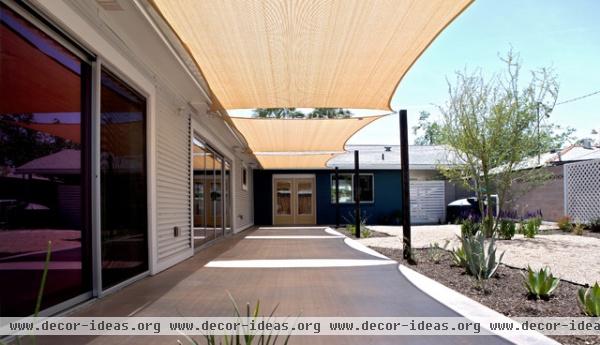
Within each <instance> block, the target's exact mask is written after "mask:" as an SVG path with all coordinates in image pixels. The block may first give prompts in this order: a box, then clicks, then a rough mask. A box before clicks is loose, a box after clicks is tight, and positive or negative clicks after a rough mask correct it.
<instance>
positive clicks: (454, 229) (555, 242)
mask: <svg viewBox="0 0 600 345" xmlns="http://www.w3.org/2000/svg"><path fill="white" fill-rule="evenodd" d="M372 229H373V230H375V231H378V232H383V233H386V234H388V235H391V236H390V237H373V238H363V239H360V240H359V241H360V242H361V243H362V244H364V245H366V246H369V247H379V248H390V249H401V248H402V235H401V234H402V227H391V226H389V227H388V226H373V227H372ZM584 234H585V235H586V236H575V235H572V234H568V233H564V232H562V231H559V230H552V229H544V230H543V231H540V233H539V234H538V235H537V236H536V237H535V238H525V237H523V235H521V234H517V235H515V237H514V238H513V239H512V240H498V241H497V242H496V244H497V246H498V253H502V252H505V255H504V258H503V260H502V262H503V263H504V264H506V265H508V266H511V267H517V268H527V266H528V265H530V266H531V267H532V268H534V269H539V268H542V267H546V266H547V267H549V268H550V269H551V270H552V273H553V274H554V275H555V276H557V277H559V278H561V279H564V280H568V281H572V282H575V283H578V284H588V285H593V284H594V282H596V281H600V256H599V254H598V253H600V238H598V237H596V236H597V235H598V233H592V232H589V231H586V232H585V233H584ZM459 235H460V226H459V225H433V226H432V225H428V226H414V227H413V228H412V246H413V248H428V247H429V246H430V245H431V244H433V243H438V244H439V246H440V247H441V246H443V245H444V244H445V243H446V241H448V245H447V249H453V248H456V247H458V246H460V239H459V238H458V236H459Z"/></svg>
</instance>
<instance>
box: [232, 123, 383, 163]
mask: <svg viewBox="0 0 600 345" xmlns="http://www.w3.org/2000/svg"><path fill="white" fill-rule="evenodd" d="M381 117H382V116H369V117H351V118H344V119H264V118H238V117H233V118H232V121H233V123H234V124H235V126H236V127H237V128H238V129H239V130H240V131H241V132H242V133H243V134H244V137H245V138H246V141H247V142H248V146H249V147H250V149H251V150H252V152H253V153H254V155H255V156H256V157H257V158H258V160H259V162H260V163H261V165H262V166H263V168H265V169H287V168H297V169H299V168H304V169H308V168H325V167H326V162H327V160H328V159H330V158H331V157H332V156H333V155H334V154H336V153H342V152H344V146H345V144H346V141H347V140H348V139H349V138H350V137H351V136H352V135H353V134H354V133H356V132H358V131H359V130H360V129H361V128H363V127H365V126H366V125H368V124H370V123H372V122H373V121H375V120H377V119H379V118H381Z"/></svg>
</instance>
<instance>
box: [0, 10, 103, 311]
mask: <svg viewBox="0 0 600 345" xmlns="http://www.w3.org/2000/svg"><path fill="white" fill-rule="evenodd" d="M0 76H1V77H0V90H1V92H0V266H1V269H0V317H4V316H27V315H32V314H33V312H34V310H35V305H36V296H37V294H38V289H39V286H40V280H41V277H42V271H43V267H44V260H45V253H46V251H47V250H48V242H49V241H50V242H52V244H51V251H52V253H51V260H52V263H51V266H50V271H49V272H48V277H47V280H46V285H45V290H44V296H43V297H44V298H43V299H42V305H41V308H42V309H46V308H48V307H51V306H53V305H56V304H58V303H62V302H65V301H67V300H69V299H72V298H74V297H77V296H80V295H82V294H85V293H89V292H90V291H91V276H92V275H91V257H92V256H91V250H90V249H91V245H90V243H91V242H90V239H91V231H90V227H89V214H90V208H89V203H88V200H90V197H89V191H90V188H89V186H90V183H89V176H90V173H89V170H88V169H89V162H90V155H89V152H90V146H89V145H88V138H89V136H88V132H89V120H90V117H89V116H90V112H89V110H90V107H89V86H90V85H91V81H90V66H89V64H87V63H86V62H85V61H82V60H80V59H79V58H78V57H76V56H75V55H74V54H72V53H70V52H69V51H68V50H67V49H65V48H64V47H63V46H61V45H60V44H59V43H58V42H57V41H55V40H54V39H52V38H51V37H50V36H48V35H47V34H46V33H44V32H43V31H41V30H39V29H38V28H37V27H35V26H34V25H32V24H31V23H29V22H28V21H27V20H25V19H24V18H23V17H21V16H20V15H18V14H17V13H16V12H14V11H13V10H11V9H9V8H8V7H6V6H5V5H4V4H3V3H0Z"/></svg>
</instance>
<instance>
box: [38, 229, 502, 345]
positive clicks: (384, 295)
mask: <svg viewBox="0 0 600 345" xmlns="http://www.w3.org/2000/svg"><path fill="white" fill-rule="evenodd" d="M288 236H292V237H291V238H290V237H288ZM301 236H308V237H304V238H303V237H301ZM324 236H327V237H324ZM261 237H264V238H261ZM256 260H258V261H256ZM281 260H285V261H281ZM291 260H300V261H291ZM307 260H308V261H307ZM273 262H279V263H281V262H283V263H293V262H296V263H298V262H299V263H300V264H299V266H300V267H279V268H273V267H259V266H270V265H271V263H273ZM319 262H324V263H327V262H336V263H343V265H341V266H340V265H338V266H339V267H338V266H335V267H319V265H318V264H316V265H314V266H316V267H306V266H305V265H304V263H313V264H314V263H319ZM209 263H210V264H209ZM241 263H243V264H246V266H250V267H239V266H240V264H241ZM365 263H368V264H376V263H377V264H378V265H366V264H365ZM207 264H209V265H208V267H207ZM345 265H350V266H345ZM212 266H217V267H212ZM230 266H234V267H230ZM226 291H229V292H230V293H231V294H232V295H233V296H234V298H235V299H236V300H237V302H238V304H242V305H243V304H245V303H246V302H250V303H252V304H254V303H255V302H256V301H257V300H260V303H261V310H262V313H264V314H265V315H266V314H268V313H269V312H270V311H271V310H272V309H273V308H274V307H275V305H276V304H279V309H278V313H277V314H276V315H277V316H289V315H301V316H456V315H457V314H456V313H455V312H454V311H452V310H450V309H448V308H447V307H445V306H443V305H442V304H440V303H438V302H437V301H435V300H434V299H432V298H430V297H429V296H427V295H426V294H424V293H422V292H421V291H420V290H418V289H417V288H415V287H414V286H413V285H412V284H411V283H410V282H409V281H408V280H407V279H406V278H405V277H404V276H403V275H402V274H401V273H400V272H399V271H398V269H397V264H396V263H395V262H392V263H389V264H388V263H386V262H384V259H382V258H379V257H375V256H371V255H369V254H365V253H363V252H360V251H357V250H355V249H352V248H350V247H349V246H348V245H346V244H345V243H344V239H343V238H341V237H339V236H335V235H333V234H330V233H327V232H325V231H324V230H323V229H319V228H302V229H300V228H261V229H253V230H250V231H246V232H243V233H241V234H237V235H235V236H233V237H231V238H228V239H225V240H221V241H220V242H218V243H216V244H215V245H213V246H212V247H209V248H207V249H205V250H202V251H201V252H199V253H198V254H197V255H195V256H194V257H193V258H190V259H188V260H186V261H184V262H182V263H180V264H178V265H176V266H175V267H173V268H171V269H169V270H167V271H165V272H162V273H160V274H158V275H156V276H154V277H148V278H146V279H143V280H141V281H139V282H137V283H135V284H133V285H131V286H129V287H127V288H125V289H123V290H121V291H118V292H116V293H114V294H112V295H110V296H107V297H105V298H103V299H101V300H98V301H96V302H94V303H91V304H90V305H88V306H86V307H84V308H81V309H79V310H78V311H77V312H76V313H75V315H76V316H179V315H181V316H231V315H232V314H233V308H232V305H231V302H230V301H229V299H228V296H227V292H226ZM178 339H179V340H181V341H182V343H183V344H186V343H187V342H186V341H185V339H183V338H182V337H170V336H137V337H134V336H129V337H126V336H119V337H117V336H101V337H94V336H86V337H68V338H65V337H42V338H41V339H39V340H40V341H38V343H40V344H144V345H145V344H174V345H175V344H177V340H178ZM196 339H197V340H198V343H199V344H204V343H205V341H204V339H202V338H201V337H196ZM440 341H442V342H443V343H444V344H480V343H486V344H506V343H507V342H506V341H505V340H503V339H501V338H498V337H494V336H452V337H434V336H419V337H416V336H415V337H392V336H374V337H372V336H344V337H332V336H302V337H301V336H296V337H294V336H292V338H291V339H290V344H401V343H406V344H432V343H434V342H435V343H437V342H440Z"/></svg>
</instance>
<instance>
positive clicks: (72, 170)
mask: <svg viewBox="0 0 600 345" xmlns="http://www.w3.org/2000/svg"><path fill="white" fill-rule="evenodd" d="M105 158H106V156H105V153H102V154H101V161H100V164H101V168H104V167H105V165H106V164H108V162H107V159H105ZM114 161H115V164H114V167H113V168H112V169H113V170H115V171H132V170H139V169H140V168H141V162H140V159H137V158H136V157H127V156H116V157H115V158H114ZM14 173H15V174H38V175H76V174H81V151H79V150H73V149H64V150H61V151H58V152H56V153H52V154H49V155H47V156H43V157H39V158H36V159H34V160H31V161H29V162H27V163H25V164H23V165H21V166H20V167H18V168H16V169H15V171H14Z"/></svg>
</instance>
